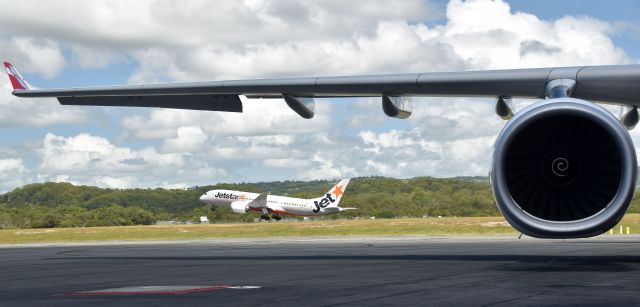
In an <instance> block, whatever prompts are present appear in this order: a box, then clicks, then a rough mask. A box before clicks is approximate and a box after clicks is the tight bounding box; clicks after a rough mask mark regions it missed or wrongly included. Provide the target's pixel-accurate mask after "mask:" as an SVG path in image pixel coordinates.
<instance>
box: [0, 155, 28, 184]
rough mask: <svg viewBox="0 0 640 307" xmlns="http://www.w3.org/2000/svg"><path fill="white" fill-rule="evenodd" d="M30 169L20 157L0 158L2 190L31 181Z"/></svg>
mask: <svg viewBox="0 0 640 307" xmlns="http://www.w3.org/2000/svg"><path fill="white" fill-rule="evenodd" d="M28 176H29V170H28V169H27V168H26V167H25V166H24V164H23V161H22V159H20V158H7V159H0V192H4V191H7V190H10V189H13V188H16V187H18V186H21V185H24V184H27V183H29V182H28V179H29V177H28Z"/></svg>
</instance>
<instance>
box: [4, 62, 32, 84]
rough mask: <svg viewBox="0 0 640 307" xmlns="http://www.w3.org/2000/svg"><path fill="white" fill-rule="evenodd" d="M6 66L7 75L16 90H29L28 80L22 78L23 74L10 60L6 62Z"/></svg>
mask: <svg viewBox="0 0 640 307" xmlns="http://www.w3.org/2000/svg"><path fill="white" fill-rule="evenodd" d="M4 68H5V69H6V70H7V75H9V81H11V86H13V90H14V91H27V90H29V86H28V85H27V82H25V81H24V79H22V76H21V75H20V73H19V72H18V70H17V69H16V68H15V67H13V65H11V63H9V62H4Z"/></svg>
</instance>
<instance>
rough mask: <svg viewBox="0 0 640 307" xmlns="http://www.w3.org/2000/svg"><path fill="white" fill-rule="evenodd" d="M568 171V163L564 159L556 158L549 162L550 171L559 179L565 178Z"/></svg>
mask: <svg viewBox="0 0 640 307" xmlns="http://www.w3.org/2000/svg"><path fill="white" fill-rule="evenodd" d="M568 170H569V161H567V159H565V158H556V159H555V160H553V162H551V171H552V172H553V173H554V174H555V175H556V176H560V177H564V176H567V171H568Z"/></svg>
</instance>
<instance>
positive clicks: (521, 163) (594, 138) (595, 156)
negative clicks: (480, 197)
mask: <svg viewBox="0 0 640 307" xmlns="http://www.w3.org/2000/svg"><path fill="white" fill-rule="evenodd" d="M636 171H637V169H636V153H635V149H634V146H633V143H632V141H631V138H630V136H629V133H628V132H627V130H626V129H625V127H624V126H623V125H622V124H620V122H619V121H618V119H617V118H616V117H614V116H613V115H612V114H611V113H610V112H608V111H607V110H605V109H603V108H602V107H600V106H598V105H596V104H594V103H591V102H588V101H584V100H579V99H574V98H568V97H563V98H555V99H548V100H544V101H541V102H538V103H535V104H532V105H530V106H529V107H527V108H525V109H523V110H522V111H520V112H518V113H517V114H516V115H515V116H514V117H513V118H512V119H511V120H510V121H509V122H508V123H507V124H506V125H505V127H504V128H503V129H502V131H501V132H500V134H499V135H498V138H497V140H496V144H495V147H494V152H493V156H492V167H491V175H490V177H491V185H492V188H493V192H494V195H495V198H496V202H497V204H498V207H499V208H500V211H501V212H502V213H503V214H504V216H505V218H506V219H507V221H508V222H509V223H510V224H511V225H512V226H513V227H514V228H516V229H517V230H519V231H520V232H522V233H524V234H526V235H529V236H533V237H539V238H581V237H591V236H596V235H599V234H601V233H603V232H606V231H608V230H609V229H611V228H612V227H614V226H615V225H616V224H617V223H618V222H619V221H620V219H621V218H622V216H623V215H624V213H625V212H626V210H627V207H628V206H629V203H630V202H631V198H632V196H633V193H634V188H635V183H636Z"/></svg>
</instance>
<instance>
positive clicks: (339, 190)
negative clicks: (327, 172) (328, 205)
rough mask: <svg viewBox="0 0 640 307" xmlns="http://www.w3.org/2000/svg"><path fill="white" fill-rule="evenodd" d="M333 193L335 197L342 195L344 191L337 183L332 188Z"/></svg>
mask: <svg viewBox="0 0 640 307" xmlns="http://www.w3.org/2000/svg"><path fill="white" fill-rule="evenodd" d="M333 194H335V195H336V198H339V197H340V196H342V194H344V192H343V191H342V187H341V186H339V185H337V186H336V188H335V189H334V190H333Z"/></svg>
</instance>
